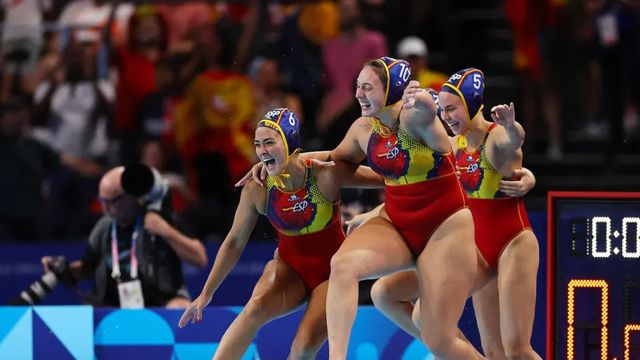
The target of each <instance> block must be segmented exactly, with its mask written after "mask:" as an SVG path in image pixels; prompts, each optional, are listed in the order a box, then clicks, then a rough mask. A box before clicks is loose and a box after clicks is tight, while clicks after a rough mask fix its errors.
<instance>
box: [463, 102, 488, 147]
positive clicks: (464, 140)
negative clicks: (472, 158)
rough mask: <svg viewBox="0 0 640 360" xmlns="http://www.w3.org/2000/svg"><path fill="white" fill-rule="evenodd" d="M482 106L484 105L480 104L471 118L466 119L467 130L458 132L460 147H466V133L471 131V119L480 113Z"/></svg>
mask: <svg viewBox="0 0 640 360" xmlns="http://www.w3.org/2000/svg"><path fill="white" fill-rule="evenodd" d="M483 108H484V105H480V109H478V112H477V113H476V114H475V115H474V116H473V118H472V119H470V120H468V121H467V124H468V128H467V131H465V132H464V133H463V134H460V136H458V141H457V144H458V147H459V148H461V149H466V148H467V137H466V134H467V133H468V132H469V131H471V124H472V123H473V119H475V118H476V116H478V114H481V113H482V109H483Z"/></svg>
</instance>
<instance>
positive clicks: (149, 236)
mask: <svg viewBox="0 0 640 360" xmlns="http://www.w3.org/2000/svg"><path fill="white" fill-rule="evenodd" d="M161 181H162V179H161V178H160V177H159V175H158V174H157V173H154V172H153V171H152V170H151V169H150V168H148V167H146V166H144V165H133V166H130V167H127V168H126V169H125V168H124V167H116V168H114V169H112V170H110V171H108V172H107V173H106V174H105V175H104V176H103V177H102V179H101V181H100V186H99V195H100V200H101V202H102V206H103V209H104V212H105V214H106V215H105V216H104V217H103V218H102V219H100V220H99V221H98V223H97V224H96V225H95V226H94V228H93V231H92V232H91V235H90V236H89V246H88V248H87V251H86V253H85V255H84V256H83V257H82V259H81V260H78V261H73V262H71V263H70V264H69V272H70V275H71V277H72V278H73V279H86V278H90V277H92V276H93V278H94V280H95V284H94V286H93V289H92V292H91V294H90V296H89V297H90V298H89V302H90V303H91V304H92V305H96V306H120V307H123V308H134V307H138V308H139V307H145V306H146V307H149V306H165V307H168V308H177V307H185V306H187V305H188V304H189V300H188V299H189V294H188V292H187V290H186V287H185V286H184V281H183V277H182V269H181V264H180V259H184V260H186V261H188V262H189V263H191V264H194V265H196V266H201V267H204V266H206V265H207V261H208V260H207V255H206V252H205V249H204V246H203V245H202V244H201V243H200V242H199V241H198V240H196V239H191V238H189V237H187V236H185V235H184V234H182V233H181V232H179V231H178V230H176V229H175V228H174V227H172V226H171V225H170V224H169V223H168V222H167V220H165V219H164V218H163V217H162V216H161V215H160V211H162V210H163V209H161V208H160V206H159V205H160V204H161V203H162V200H163V198H164V195H165V194H166V187H163V186H160V185H158V183H159V182H161ZM53 259H54V258H52V257H43V258H42V263H43V265H44V267H45V271H47V272H48V271H50V270H55V271H54V273H56V274H59V273H62V272H63V271H60V270H59V269H58V270H56V269H50V267H49V264H50V262H51V261H52V260H53ZM114 259H118V261H114ZM58 277H62V276H58ZM59 280H62V281H64V282H65V283H67V284H68V283H69V281H65V280H64V278H63V279H59Z"/></svg>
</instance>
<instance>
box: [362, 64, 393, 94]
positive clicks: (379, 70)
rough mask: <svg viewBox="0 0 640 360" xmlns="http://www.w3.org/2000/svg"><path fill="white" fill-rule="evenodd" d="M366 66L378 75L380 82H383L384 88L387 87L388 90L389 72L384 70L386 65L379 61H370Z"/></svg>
mask: <svg viewBox="0 0 640 360" xmlns="http://www.w3.org/2000/svg"><path fill="white" fill-rule="evenodd" d="M364 66H369V67H371V68H372V69H373V72H375V73H376V75H378V78H379V79H380V81H382V86H384V87H385V89H386V88H387V80H388V78H387V71H386V70H385V68H384V64H383V63H382V61H380V60H379V59H373V60H369V61H367V62H366V63H365V64H364Z"/></svg>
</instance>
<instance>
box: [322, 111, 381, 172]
mask: <svg viewBox="0 0 640 360" xmlns="http://www.w3.org/2000/svg"><path fill="white" fill-rule="evenodd" d="M371 127H372V124H371V120H370V119H369V118H364V117H361V118H358V119H357V120H356V121H354V122H353V124H351V127H349V130H348V131H347V134H346V135H345V136H344V138H343V139H342V141H341V142H340V144H338V146H337V147H336V148H335V149H333V150H331V152H330V154H329V158H328V160H332V161H337V160H342V161H347V162H350V163H352V164H359V163H360V162H361V161H362V159H364V158H365V156H366V152H365V151H366V148H365V147H364V146H366V145H362V144H361V143H362V141H363V140H364V138H366V139H367V140H368V136H369V134H371Z"/></svg>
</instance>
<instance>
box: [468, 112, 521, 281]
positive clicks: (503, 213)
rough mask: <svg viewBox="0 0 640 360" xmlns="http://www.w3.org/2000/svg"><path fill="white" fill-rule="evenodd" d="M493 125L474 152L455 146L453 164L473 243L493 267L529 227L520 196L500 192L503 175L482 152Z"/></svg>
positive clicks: (493, 126)
mask: <svg viewBox="0 0 640 360" xmlns="http://www.w3.org/2000/svg"><path fill="white" fill-rule="evenodd" d="M495 127H496V124H491V126H490V127H489V131H488V132H487V135H486V136H485V138H484V140H483V142H482V144H481V145H480V147H479V148H478V149H477V150H476V151H475V152H473V153H469V152H467V151H465V150H464V149H461V148H458V149H456V164H457V165H458V168H459V169H460V173H461V174H460V180H461V181H462V186H463V187H464V189H465V191H466V192H467V195H468V197H469V207H470V208H471V213H472V214H473V224H474V226H475V238H476V245H477V246H478V249H479V250H480V253H481V254H482V256H483V257H484V259H485V260H486V261H487V263H489V266H491V267H492V268H493V269H497V268H498V261H499V259H500V255H501V254H502V251H503V250H504V248H505V247H506V246H507V244H509V242H510V241H511V240H513V239H514V238H515V237H516V236H518V235H519V234H520V233H521V232H523V231H525V230H530V229H531V225H529V218H528V217H527V211H526V210H525V208H524V201H523V200H522V198H511V197H508V196H506V195H505V194H503V193H502V192H501V191H500V188H499V182H500V180H501V179H502V175H501V174H500V173H499V172H498V171H497V170H496V169H495V168H494V167H493V166H492V165H491V163H490V162H489V159H487V157H486V154H485V149H484V146H485V143H486V141H487V137H488V136H489V133H490V132H491V130H493V129H494V128H495Z"/></svg>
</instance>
